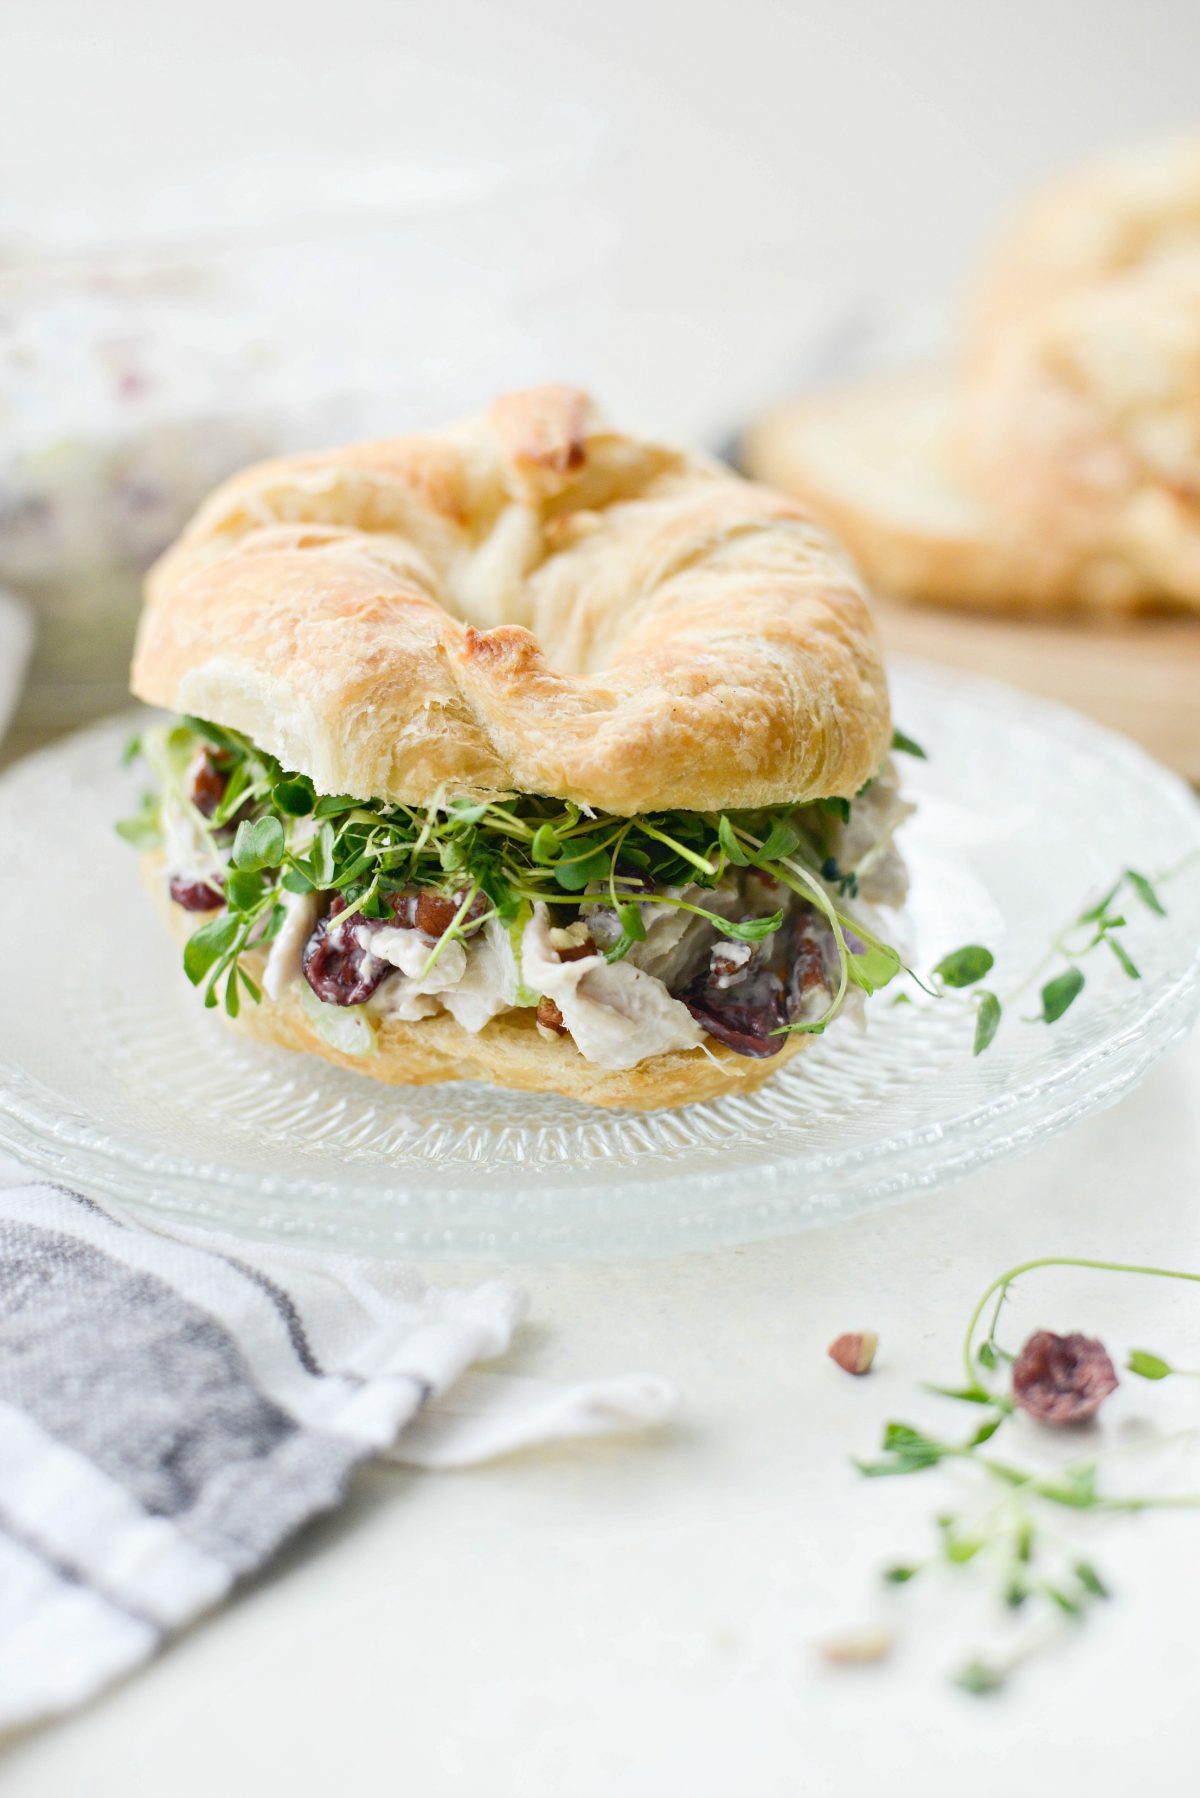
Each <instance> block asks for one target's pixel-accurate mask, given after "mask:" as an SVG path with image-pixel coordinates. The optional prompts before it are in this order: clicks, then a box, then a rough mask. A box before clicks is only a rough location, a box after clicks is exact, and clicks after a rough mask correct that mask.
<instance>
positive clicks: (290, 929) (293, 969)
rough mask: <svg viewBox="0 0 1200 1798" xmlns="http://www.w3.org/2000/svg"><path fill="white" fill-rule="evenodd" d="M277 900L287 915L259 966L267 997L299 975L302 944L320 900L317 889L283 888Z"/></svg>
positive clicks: (313, 924) (313, 923) (312, 925)
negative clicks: (263, 965) (290, 891)
mask: <svg viewBox="0 0 1200 1798" xmlns="http://www.w3.org/2000/svg"><path fill="white" fill-rule="evenodd" d="M280 903H281V904H282V906H283V908H284V911H285V912H286V914H287V916H286V917H285V918H284V920H283V923H282V924H281V925H280V927H279V932H278V934H277V936H276V937H275V939H274V941H273V942H272V944H271V948H270V952H269V953H268V955H267V965H266V967H265V968H264V969H263V991H264V992H265V993H266V995H267V997H268V998H270V999H278V997H279V995H280V993H282V991H283V989H284V987H286V986H287V985H288V983H289V982H290V981H292V980H298V979H300V978H302V974H301V958H302V956H303V954H304V945H305V943H307V941H308V939H309V937H310V936H311V935H312V933H313V931H314V930H315V929H316V927H317V919H318V917H319V916H320V911H321V900H320V896H319V895H318V894H317V893H289V892H287V891H284V892H283V893H281V895H280Z"/></svg>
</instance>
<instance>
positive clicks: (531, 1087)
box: [142, 855, 813, 1111]
mask: <svg viewBox="0 0 1200 1798" xmlns="http://www.w3.org/2000/svg"><path fill="white" fill-rule="evenodd" d="M162 868H163V863H162V857H161V855H146V856H143V857H142V873H143V878H144V880H145V883H146V885H147V887H148V889H149V890H150V893H151V896H152V897H153V899H154V901H155V904H156V906H157V908H158V909H159V910H160V911H161V913H162V915H163V917H164V918H165V920H166V923H167V928H168V929H169V931H170V933H171V935H172V937H174V939H175V941H176V942H177V943H178V944H179V945H180V947H181V948H182V946H183V944H184V943H186V941H187V939H188V937H189V936H190V935H191V934H192V932H193V930H196V929H198V927H199V926H200V925H201V924H202V923H204V922H205V919H206V918H207V917H211V916H212V915H213V914H212V913H202V914H198V913H195V912H186V911H184V910H183V909H182V907H180V906H178V905H173V904H172V903H171V901H170V900H169V899H168V897H167V894H166V889H165V885H164V881H163V874H162ZM243 961H244V964H245V966H246V968H247V970H248V972H250V973H251V975H254V974H258V973H261V964H262V961H263V957H262V956H261V955H255V954H253V953H251V954H248V955H246V956H244V957H243ZM227 1021H228V1022H230V1024H231V1027H232V1028H233V1029H235V1030H239V1031H241V1032H242V1034H243V1035H246V1036H252V1037H254V1038H256V1039H257V1040H258V1041H259V1042H268V1043H276V1044H278V1045H279V1046H280V1047H281V1048H284V1049H299V1050H302V1051H304V1052H306V1053H307V1054H310V1055H319V1056H320V1057H321V1058H322V1060H324V1061H331V1062H333V1063H334V1064H335V1065H336V1066H338V1067H343V1068H349V1069H350V1071H351V1072H352V1073H355V1074H365V1075H367V1076H368V1077H369V1078H370V1079H372V1080H380V1081H382V1082H384V1084H385V1085H388V1086H431V1085H434V1084H436V1083H437V1082H439V1081H443V1080H484V1081H487V1082H489V1083H490V1084H491V1085H492V1086H505V1087H510V1088H513V1089H515V1090H516V1091H517V1092H531V1093H560V1094H561V1095H562V1096H563V1097H564V1098H568V1099H578V1100H581V1101H582V1102H583V1103H584V1104H586V1105H600V1106H606V1107H621V1108H625V1109H629V1110H634V1111H655V1110H660V1109H663V1108H665V1107H668V1106H675V1105H691V1104H695V1103H697V1102H699V1101H700V1100H702V1099H715V1098H719V1097H720V1096H721V1095H722V1094H723V1093H730V1092H736V1093H749V1092H753V1091H754V1090H755V1088H756V1087H759V1086H761V1085H762V1084H763V1082H764V1081H765V1080H767V1079H769V1078H770V1076H771V1075H772V1074H775V1073H778V1071H779V1069H780V1068H781V1067H782V1066H783V1065H784V1063H785V1062H786V1061H790V1060H791V1058H792V1056H794V1055H798V1054H799V1053H800V1052H801V1050H802V1049H804V1048H805V1047H806V1046H807V1045H808V1044H809V1043H810V1042H811V1041H812V1040H813V1039H812V1038H811V1037H809V1036H791V1037H788V1038H787V1040H786V1041H785V1043H784V1046H783V1048H782V1049H781V1050H780V1052H779V1054H778V1055H773V1056H771V1057H770V1059H769V1060H765V1061H756V1060H753V1059H751V1058H749V1057H747V1056H744V1055H736V1054H734V1052H733V1051H732V1050H731V1049H727V1048H726V1047H725V1046H724V1044H722V1043H718V1042H715V1041H714V1040H713V1039H712V1038H709V1039H707V1042H706V1048H707V1050H708V1053H707V1054H706V1053H705V1052H704V1051H703V1050H701V1049H688V1050H673V1051H671V1053H670V1054H667V1055H656V1056H653V1057H651V1059H649V1060H648V1061H643V1062H640V1063H639V1064H638V1066H637V1067H633V1068H626V1069H624V1070H621V1071H619V1072H612V1071H611V1070H609V1069H607V1068H598V1067H597V1066H596V1064H595V1063H594V1062H591V1061H587V1060H586V1059H585V1058H584V1057H583V1056H582V1055H581V1054H580V1053H579V1050H578V1049H577V1048H576V1047H575V1045H574V1043H572V1042H571V1041H570V1040H569V1039H567V1038H563V1037H555V1038H554V1040H553V1041H548V1040H547V1039H546V1038H545V1037H543V1036H542V1035H541V1034H540V1033H539V1031H538V1028H537V1024H536V1022H535V1020H534V1015H533V1013H532V1011H528V1010H522V1011H512V1012H507V1013H504V1014H502V1015H501V1016H500V1017H497V1018H493V1019H492V1021H491V1023H490V1024H487V1025H485V1026H484V1028H483V1029H482V1030H481V1031H480V1032H479V1034H478V1035H477V1036H476V1035H472V1034H471V1032H470V1031H467V1030H464V1029H463V1028H462V1026H461V1025H460V1024H457V1023H456V1022H455V1020H454V1019H453V1018H452V1017H450V1015H449V1014H448V1013H445V1012H443V1013H440V1014H438V1015H437V1016H434V1017H431V1018H422V1019H421V1020H420V1022H419V1023H415V1024H406V1023H404V1022H402V1021H401V1020H399V1019H396V1018H388V1019H385V1020H383V1021H382V1022H381V1023H380V1025H379V1031H378V1037H377V1046H376V1049H375V1051H374V1053H373V1054H371V1055H345V1054H342V1053H341V1052H340V1051H339V1050H337V1049H334V1048H332V1047H331V1046H330V1045H329V1044H328V1043H327V1042H325V1041H324V1040H323V1039H322V1038H321V1037H319V1036H318V1035H317V1033H316V1031H315V1030H314V1029H313V1026H312V1021H311V1019H310V1018H309V1016H308V1013H307V1012H306V1011H305V1009H304V1007H303V1005H302V1004H301V1002H300V997H299V994H298V992H297V991H296V990H295V988H290V989H285V991H284V992H283V993H282V994H281V995H280V997H279V998H278V999H271V998H269V997H268V996H267V995H266V994H265V993H264V995H263V998H262V1002H261V1004H258V1005H255V1004H253V1003H252V1002H249V1001H244V1002H243V1007H242V1011H241V1013H240V1014H239V1016H238V1017H237V1018H236V1019H232V1020H227Z"/></svg>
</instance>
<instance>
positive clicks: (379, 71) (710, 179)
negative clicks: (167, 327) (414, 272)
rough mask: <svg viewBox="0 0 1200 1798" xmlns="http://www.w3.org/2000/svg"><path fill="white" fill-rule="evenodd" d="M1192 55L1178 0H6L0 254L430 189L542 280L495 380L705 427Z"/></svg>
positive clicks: (926, 295) (675, 427)
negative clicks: (822, 322) (813, 329)
mask: <svg viewBox="0 0 1200 1798" xmlns="http://www.w3.org/2000/svg"><path fill="white" fill-rule="evenodd" d="M1198 61H1200V12H1198V11H1197V9H1196V7H1195V6H1194V4H1192V0H1148V3H1139V0H1006V3H1005V4H1004V5H1003V6H996V5H993V4H991V3H990V0H903V4H900V3H898V0H795V3H788V0H607V3H606V4H604V5H602V6H591V7H583V6H581V5H578V4H572V0H494V3H489V0H471V3H470V4H464V3H463V0H443V3H442V4H437V5H413V4H411V3H409V0H338V4H337V5H333V4H331V3H330V0H207V3H206V4H205V5H203V6H185V5H183V4H182V3H181V0H5V4H4V5H3V6H0V84H2V85H0V256H2V255H4V254H5V253H6V252H7V254H8V256H9V257H10V258H16V257H19V256H20V257H24V256H29V255H31V254H33V253H35V252H36V251H38V250H47V249H49V250H53V251H56V252H58V253H65V252H67V251H69V250H71V249H73V248H76V249H77V248H79V247H82V246H90V247H101V246H112V245H131V244H149V243H162V242H181V241H191V242H193V243H196V242H199V243H207V242H211V241H214V240H217V239H225V238H228V237H229V236H230V235H231V234H232V235H235V236H236V235H240V234H249V233H252V232H253V230H254V229H255V228H256V227H263V228H269V229H270V230H271V231H272V232H274V233H279V232H287V231H291V232H295V231H304V230H311V229H319V228H321V227H322V226H327V225H328V224H329V223H330V222H331V221H332V220H334V219H338V220H342V221H345V220H346V219H347V218H348V217H355V216H356V217H358V218H360V219H362V218H365V217H368V216H371V215H372V214H375V215H378V214H379V213H380V212H389V211H390V212H393V213H394V212H396V211H397V209H399V211H400V213H401V215H402V216H404V217H406V218H407V219H408V220H409V221H410V225H411V226H412V228H414V229H424V228H427V226H428V222H429V219H430V216H431V215H430V208H431V207H432V206H434V205H435V204H436V203H437V202H438V201H439V200H440V201H442V202H443V203H447V202H453V204H452V205H450V207H449V210H448V211H447V212H445V213H444V214H443V215H440V223H439V232H440V233H441V235H442V239H443V241H445V238H446V237H447V236H448V237H449V238H450V239H452V240H454V247H455V249H456V250H458V251H460V252H462V253H464V254H465V255H466V257H467V259H468V261H469V259H470V257H471V256H472V255H474V256H475V258H476V260H477V262H478V264H479V266H480V267H481V268H482V267H485V266H487V267H494V266H495V265H496V263H497V262H498V261H502V262H503V263H504V265H505V266H507V267H509V268H511V269H513V270H514V271H521V270H528V271H532V272H533V273H534V274H535V276H536V278H537V279H538V281H539V283H540V284H541V286H542V288H543V289H544V290H545V291H546V292H548V293H549V294H551V295H552V296H553V310H552V317H551V318H549V319H547V318H546V317H545V316H544V315H541V314H539V317H538V321H537V324H536V325H534V324H531V325H530V327H529V329H530V332H531V334H532V335H534V336H535V337H540V338H542V339H543V340H544V351H543V354H544V358H545V362H546V366H543V367H539V355H538V351H539V345H538V343H537V342H536V341H535V342H533V343H532V344H528V345H525V346H524V347H523V350H522V352H520V353H518V352H517V350H516V349H515V348H514V351H513V354H512V356H511V358H510V359H509V361H508V362H502V365H501V366H498V367H497V371H496V374H497V379H498V380H503V379H505V378H507V377H508V376H509V375H510V374H512V375H514V376H516V377H518V378H524V377H525V376H526V375H527V374H528V373H529V372H530V371H536V372H539V373H544V374H554V375H557V376H560V377H562V376H567V377H570V378H574V379H577V380H580V381H582V382H584V383H585V384H591V385H593V386H594V387H596V389H597V390H598V391H599V392H600V394H601V396H602V397H603V398H605V399H606V400H607V402H608V403H609V405H610V406H611V408H612V409H613V410H614V411H616V412H618V413H619V414H620V416H621V418H622V419H623V420H624V421H626V422H628V423H630V424H632V425H635V426H638V427H646V428H654V429H656V430H658V431H661V432H669V431H682V432H689V431H693V432H702V433H704V434H706V435H709V436H718V435H720V434H722V433H723V432H726V431H728V430H730V429H732V428H733V427H734V426H735V425H736V423H737V422H738V419H739V417H740V416H741V415H742V414H743V412H744V411H745V410H746V409H748V408H751V407H753V406H754V405H756V404H758V403H759V402H761V401H763V400H766V399H768V398H770V397H772V396H774V395H776V394H777V392H778V390H779V387H780V385H781V384H782V385H783V386H786V385H788V384H789V383H790V382H791V381H793V380H794V379H795V378H796V376H795V369H796V363H795V355H796V352H795V344H796V342H797V341H799V340H800V339H801V338H802V336H803V334H804V324H803V320H802V315H803V314H804V313H805V310H806V308H807V307H808V306H809V305H810V304H811V303H812V302H813V301H814V299H822V298H823V299H825V300H827V301H829V302H830V303H832V304H835V305H836V306H838V307H841V306H843V305H844V304H845V302H846V300H847V298H848V297H861V296H865V297H873V298H876V299H882V300H883V301H885V302H886V303H887V304H888V305H889V306H891V307H893V308H897V309H900V310H901V311H903V310H905V309H906V308H907V307H909V306H910V305H912V304H919V305H921V306H926V305H928V306H930V307H932V308H933V309H934V310H935V312H938V313H940V312H943V311H944V310H945V309H946V307H947V305H948V303H949V301H950V300H951V299H952V298H953V295H954V293H955V292H956V290H957V289H958V287H959V285H960V284H961V281H962V278H963V275H964V273H965V270H966V268H967V266H968V264H969V260H970V258H971V256H972V255H973V254H974V252H975V250H976V249H977V247H978V245H979V243H980V242H981V240H982V239H983V237H984V236H985V235H986V233H987V231H988V230H989V229H990V228H991V227H992V226H993V225H994V223H995V221H996V219H997V217H998V216H999V215H1000V214H1001V213H1002V212H1003V210H1004V208H1005V207H1006V206H1007V205H1008V204H1010V203H1011V201H1012V199H1013V198H1014V197H1015V196H1016V195H1017V194H1019V193H1020V192H1021V191H1022V190H1023V189H1024V188H1026V187H1027V186H1028V184H1029V183H1030V182H1031V181H1033V180H1035V179H1036V178H1038V177H1040V176H1042V175H1044V174H1046V173H1047V172H1049V171H1051V170H1053V169H1055V168H1056V167H1058V166H1061V165H1062V164H1063V163H1064V162H1069V161H1070V160H1071V159H1073V158H1076V157H1078V156H1080V155H1082V154H1086V153H1090V152H1091V151H1093V150H1095V149H1097V148H1100V147H1105V146H1108V145H1111V144H1113V143H1116V142H1120V141H1128V140H1131V139H1132V140H1136V139H1138V138H1140V137H1144V136H1146V135H1147V134H1156V133H1163V132H1171V131H1176V130H1178V129H1180V128H1183V127H1186V126H1187V125H1189V124H1190V123H1193V122H1194V121H1195V119H1196V117H1197V110H1198V109H1197V101H1196V91H1195V71H1196V67H1197V63H1198ZM480 291H481V293H482V291H483V290H482V287H481V289H480ZM488 291H489V293H490V291H491V290H490V289H489V290H488ZM347 310H348V312H350V311H351V310H352V304H351V303H350V302H348V306H347ZM398 312H399V305H398ZM793 319H797V320H800V321H801V322H800V323H799V324H797V325H796V326H793V322H792V321H793ZM254 322H255V324H261V323H262V321H254ZM487 326H488V328H489V329H490V326H491V321H490V320H488V321H487ZM248 328H250V326H249V321H248ZM481 328H482V326H481ZM467 347H468V346H466V345H465V344H464V346H463V348H464V352H465V351H466V349H467ZM404 354H405V345H404V341H403V334H402V332H400V331H399V330H398V333H397V344H396V356H397V359H398V360H402V359H403V357H404ZM460 403H461V402H460V401H459V399H458V396H457V392H456V395H455V404H456V405H457V404H460Z"/></svg>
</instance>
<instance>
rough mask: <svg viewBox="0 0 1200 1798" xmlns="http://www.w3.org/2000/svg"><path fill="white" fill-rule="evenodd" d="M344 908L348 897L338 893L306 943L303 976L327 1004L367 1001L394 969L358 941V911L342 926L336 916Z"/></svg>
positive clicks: (351, 1003)
mask: <svg viewBox="0 0 1200 1798" xmlns="http://www.w3.org/2000/svg"><path fill="white" fill-rule="evenodd" d="M345 909H346V901H345V900H344V899H343V898H342V897H341V895H340V894H339V895H338V896H337V897H336V898H335V899H334V901H333V904H332V905H331V906H330V908H329V912H328V914H327V915H326V916H325V917H324V918H322V919H321V921H320V923H319V924H318V925H317V927H316V929H315V930H314V931H313V933H312V935H311V936H310V937H309V939H308V941H307V943H306V944H305V945H304V955H303V957H302V963H301V965H302V966H303V969H304V978H305V979H306V980H307V981H308V984H309V986H311V988H312V990H313V992H314V993H315V994H316V995H317V998H318V999H320V1000H321V1001H322V1002H323V1003H324V1004H326V1005H364V1004H365V1003H366V1001H367V1000H368V999H369V998H370V997H371V994H372V993H373V992H374V991H375V990H376V988H377V987H378V986H379V985H380V984H381V982H382V981H383V980H385V979H386V978H387V976H388V975H389V974H390V973H391V972H392V968H391V965H390V963H388V962H386V961H381V960H380V959H379V958H378V957H376V956H374V955H372V954H370V952H369V951H368V950H366V949H364V948H363V947H362V944H361V943H360V942H359V940H358V931H357V926H358V924H359V922H360V920H359V916H358V914H357V913H356V914H355V916H354V917H353V918H352V919H351V920H350V922H349V923H348V924H346V925H344V926H341V927H339V925H338V923H337V919H338V917H339V915H340V914H341V913H342V912H344V911H345Z"/></svg>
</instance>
